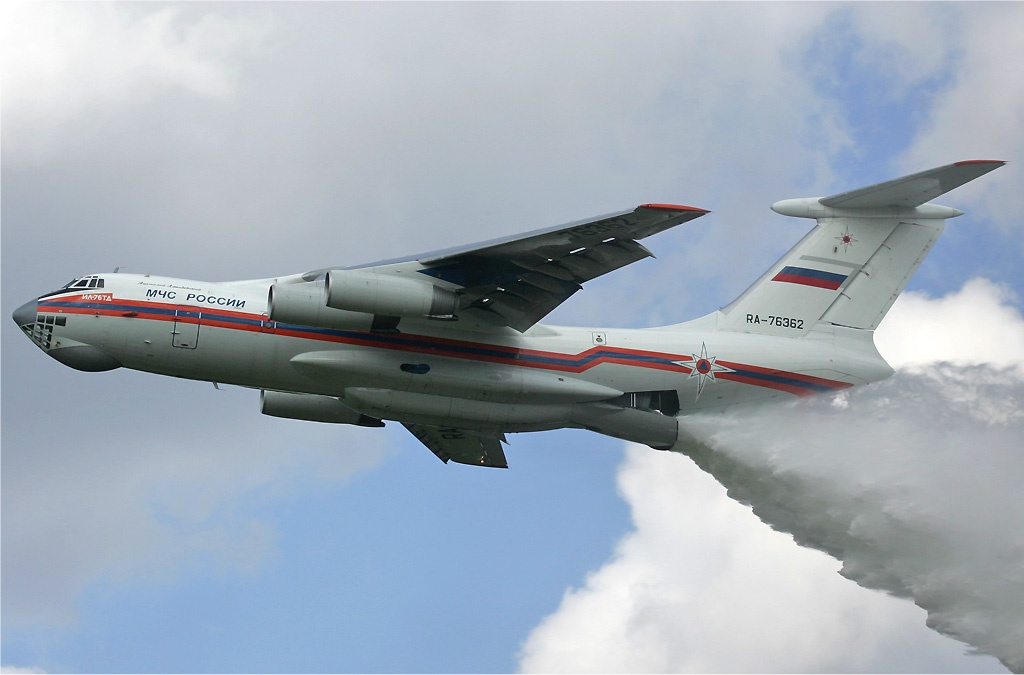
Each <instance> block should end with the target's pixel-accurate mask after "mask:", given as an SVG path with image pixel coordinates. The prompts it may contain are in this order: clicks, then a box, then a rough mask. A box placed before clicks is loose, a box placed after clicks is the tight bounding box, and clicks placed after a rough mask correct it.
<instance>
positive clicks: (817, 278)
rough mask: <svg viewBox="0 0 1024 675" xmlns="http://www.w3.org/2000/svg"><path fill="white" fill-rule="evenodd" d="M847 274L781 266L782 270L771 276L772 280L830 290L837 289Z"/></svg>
mask: <svg viewBox="0 0 1024 675" xmlns="http://www.w3.org/2000/svg"><path fill="white" fill-rule="evenodd" d="M846 278H847V275H845V274H834V273H832V272H822V271H821V270H812V269H808V268H806V267H783V268H782V271H781V272H779V273H778V274H776V275H775V276H774V277H772V281H785V282H786V283H789V284H802V285H804V286H815V287H817V288H827V289H828V290H830V291H834V290H837V289H838V288H839V287H840V286H842V285H843V282H844V281H846Z"/></svg>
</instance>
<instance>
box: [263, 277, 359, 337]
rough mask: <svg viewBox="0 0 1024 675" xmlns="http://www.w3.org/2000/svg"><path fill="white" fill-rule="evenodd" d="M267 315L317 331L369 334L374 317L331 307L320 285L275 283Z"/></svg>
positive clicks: (268, 303) (272, 319)
mask: <svg viewBox="0 0 1024 675" xmlns="http://www.w3.org/2000/svg"><path fill="white" fill-rule="evenodd" d="M267 315H268V316H269V317H270V320H271V321H280V322H282V323H297V324H300V325H302V326H313V327H315V328H337V329H339V330H357V331H368V330H371V328H372V327H373V315H372V314H366V313H364V312H350V311H346V310H344V309H334V308H332V307H328V306H327V305H326V301H325V294H324V288H323V286H321V285H319V284H285V285H279V284H274V285H273V286H271V287H270V296H269V298H268V299H267Z"/></svg>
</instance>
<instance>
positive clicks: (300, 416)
mask: <svg viewBox="0 0 1024 675" xmlns="http://www.w3.org/2000/svg"><path fill="white" fill-rule="evenodd" d="M260 412H261V413H263V414H264V415H270V416H271V417H285V418H288V419H293V420H306V421H307V422H328V423H330V424H355V425H356V426H360V427H382V426H384V423H383V422H381V421H380V420H379V419H376V418H374V417H370V416H368V415H364V414H362V413H360V412H357V411H355V410H353V409H352V408H349V407H348V406H347V405H345V404H344V403H342V402H341V401H339V400H338V399H336V398H334V397H333V396H319V395H317V394H292V393H288V392H283V391H267V390H262V391H260Z"/></svg>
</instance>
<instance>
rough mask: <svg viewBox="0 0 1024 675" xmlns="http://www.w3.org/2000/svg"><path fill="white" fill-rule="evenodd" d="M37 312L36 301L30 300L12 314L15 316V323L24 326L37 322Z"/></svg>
mask: <svg viewBox="0 0 1024 675" xmlns="http://www.w3.org/2000/svg"><path fill="white" fill-rule="evenodd" d="M36 313H37V312H36V301H35V300H30V301H29V302H26V303H25V304H24V305H22V306H21V307H19V308H18V309H16V310H14V314H11V316H12V317H13V318H14V323H16V324H18V325H19V326H24V325H26V324H30V323H35V322H36Z"/></svg>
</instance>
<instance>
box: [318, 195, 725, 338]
mask: <svg viewBox="0 0 1024 675" xmlns="http://www.w3.org/2000/svg"><path fill="white" fill-rule="evenodd" d="M705 213H708V212H707V211H706V210H704V209H698V208H694V207H692V206H676V205H674V204H644V205H643V206H638V207H637V208H636V209H634V210H632V211H623V212H621V213H612V214H609V215H605V216H600V217H598V218H593V219H589V220H581V221H578V222H575V223H569V224H567V225H560V226H558V227H553V228H549V229H544V230H536V231H534V232H527V233H525V234H521V235H518V236H516V237H511V238H507V239H497V240H492V241H487V242H482V243H479V244H473V245H470V246H465V247H460V248H456V249H450V250H447V251H437V252H434V253H425V254H423V255H419V256H413V257H410V258H405V259H401V260H390V261H384V262H379V263H374V264H371V265H361V266H359V267H358V268H350V269H366V268H369V267H372V268H373V271H374V272H376V273H380V274H388V273H399V274H400V273H405V272H407V271H410V270H415V271H416V272H419V273H421V274H423V275H426V276H427V277H432V278H433V279H436V280H438V281H441V282H446V284H445V285H446V287H449V288H454V290H456V292H457V293H458V296H459V298H458V299H459V305H458V308H457V309H456V312H455V314H456V316H458V317H466V318H470V319H477V320H480V321H483V322H486V323H490V324H493V325H497V326H511V327H512V328H514V329H516V330H518V331H525V330H527V329H528V328H530V326H533V325H534V324H535V323H537V322H538V321H540V320H541V319H542V318H544V317H545V316H547V315H548V313H550V312H551V311H552V310H553V309H555V307H558V305H560V304H562V303H563V302H564V301H565V300H566V299H567V298H568V297H569V296H571V295H572V294H573V293H575V292H576V291H578V290H580V288H582V284H583V283H585V282H587V281H590V280H591V279H594V278H596V277H599V276H601V275H602V274H607V273H608V272H611V271H613V270H617V269H619V268H620V267H623V266H625V265H628V264H630V263H632V262H636V261H637V260H641V259H643V258H646V257H648V256H652V254H651V252H650V251H648V250H647V249H646V248H644V247H643V246H642V245H641V244H640V243H638V241H637V240H639V239H643V238H644V237H649V236H651V235H652V234H657V233H658V232H662V231H664V230H667V229H668V228H670V227H674V226H676V225H679V224H680V223H685V222H687V221H689V220H693V219H694V218H699V217H700V216H703V215H704V214H705ZM410 265H412V267H410ZM318 273H319V272H311V273H309V274H308V275H306V277H307V278H312V277H311V276H310V275H312V276H313V277H315V275H316V274H318Z"/></svg>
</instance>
